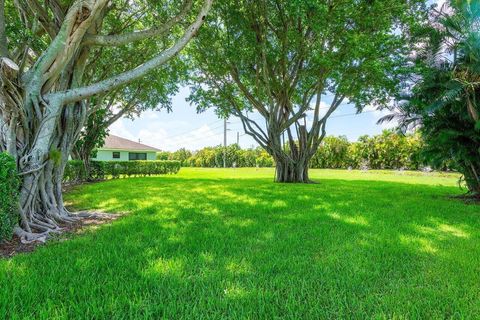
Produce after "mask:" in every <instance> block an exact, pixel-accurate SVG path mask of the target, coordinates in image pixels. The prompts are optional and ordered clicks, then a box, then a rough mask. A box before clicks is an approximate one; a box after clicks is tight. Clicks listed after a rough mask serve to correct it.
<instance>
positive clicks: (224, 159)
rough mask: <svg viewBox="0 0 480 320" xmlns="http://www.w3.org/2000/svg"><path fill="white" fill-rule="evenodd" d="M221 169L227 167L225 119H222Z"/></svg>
mask: <svg viewBox="0 0 480 320" xmlns="http://www.w3.org/2000/svg"><path fill="white" fill-rule="evenodd" d="M223 167H224V168H226V167H227V118H225V119H223Z"/></svg>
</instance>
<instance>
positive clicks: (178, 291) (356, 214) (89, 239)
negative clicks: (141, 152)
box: [0, 168, 480, 319]
mask: <svg viewBox="0 0 480 320" xmlns="http://www.w3.org/2000/svg"><path fill="white" fill-rule="evenodd" d="M272 177H273V170H271V169H258V170H257V169H236V170H233V169H229V170H222V169H185V168H184V169H182V170H181V171H180V173H179V174H178V175H172V176H161V177H149V178H131V179H122V180H114V181H107V182H103V183H97V184H90V185H85V186H83V187H79V188H76V189H75V190H73V191H71V192H70V193H69V194H68V195H67V196H66V199H67V201H68V203H69V204H70V206H72V207H73V208H75V209H78V210H80V209H82V210H83V209H89V210H98V211H105V212H124V213H126V216H125V217H124V218H122V219H120V220H117V221H115V222H113V223H112V224H111V225H103V226H101V227H100V228H98V229H96V230H91V231H87V232H86V233H85V234H83V235H80V236H75V237H73V239H71V240H68V241H63V242H51V243H49V244H48V245H46V246H44V247H41V248H40V249H38V250H37V251H36V252H34V253H31V254H25V255H19V256H16V257H15V258H13V259H11V260H2V261H0V317H1V316H3V315H5V318H25V319H30V318H45V319H51V318H63V319H73V318H86V319H103V318H105V319H111V318H115V319H117V318H122V319H123V318H161V317H165V318H170V319H178V318H184V319H202V318H203V319H205V318H208V319H212V318H213V319H215V318H217V319H219V318H263V319H272V318H300V319H302V318H303V319H304V318H311V319H318V318H359V319H363V318H475V317H477V316H478V315H479V314H480V241H479V240H480V208H479V207H478V206H475V205H466V204H464V203H462V202H461V201H458V200H454V199H451V198H449V196H450V195H454V194H460V193H461V192H462V191H461V190H460V189H459V188H458V186H457V179H458V176H457V175H455V174H441V175H439V174H433V173H429V174H427V173H413V172H389V171H369V172H361V171H341V170H313V171H312V173H311V177H312V178H313V179H314V180H316V181H317V182H318V183H317V184H309V185H292V184H275V183H273V182H272Z"/></svg>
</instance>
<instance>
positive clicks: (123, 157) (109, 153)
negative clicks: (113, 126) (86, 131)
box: [92, 149, 157, 161]
mask: <svg viewBox="0 0 480 320" xmlns="http://www.w3.org/2000/svg"><path fill="white" fill-rule="evenodd" d="M114 152H120V159H118V158H117V159H114V158H113V153H114ZM132 152H133V153H146V154H147V160H156V156H157V153H156V152H155V151H132ZM129 153H130V151H126V150H102V149H100V150H97V155H96V157H94V158H92V160H97V161H128V154H129Z"/></svg>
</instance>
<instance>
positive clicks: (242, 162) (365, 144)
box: [157, 130, 445, 170]
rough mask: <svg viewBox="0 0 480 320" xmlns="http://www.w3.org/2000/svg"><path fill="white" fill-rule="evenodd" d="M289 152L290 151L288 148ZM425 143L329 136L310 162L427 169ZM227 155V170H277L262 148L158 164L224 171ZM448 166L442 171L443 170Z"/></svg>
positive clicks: (186, 153) (191, 154)
mask: <svg viewBox="0 0 480 320" xmlns="http://www.w3.org/2000/svg"><path fill="white" fill-rule="evenodd" d="M287 148H288V147H287ZM421 150H422V139H421V137H420V136H419V135H414V134H408V135H403V134H398V133H395V132H393V131H389V130H386V131H384V132H383V133H382V134H379V135H376V136H362V137H360V138H359V139H358V141H356V142H350V141H348V139H347V138H346V137H345V136H340V137H335V136H328V137H326V138H325V139H324V141H322V143H321V144H320V147H319V148H318V150H317V151H316V153H315V155H314V156H313V157H312V159H311V160H310V164H309V166H310V168H331V169H347V168H352V169H364V168H369V169H407V170H418V169H420V168H422V167H423V165H424V162H423V161H422V159H423V158H422V153H421ZM224 151H225V157H226V166H227V167H229V168H231V167H273V166H274V165H275V162H274V160H273V158H272V157H271V156H270V155H269V154H268V153H267V152H266V151H264V150H263V149H262V148H260V147H258V148H249V149H242V148H240V146H239V145H237V144H232V145H229V146H228V147H227V148H226V149H224V147H223V146H216V147H205V148H203V149H201V150H198V151H190V150H187V149H185V148H182V149H179V150H177V151H175V152H168V151H162V152H159V153H157V160H177V161H180V163H181V165H182V166H184V167H208V168H215V167H223V155H224ZM443 168H445V166H442V167H439V169H443Z"/></svg>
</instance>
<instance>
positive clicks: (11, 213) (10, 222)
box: [0, 153, 20, 242]
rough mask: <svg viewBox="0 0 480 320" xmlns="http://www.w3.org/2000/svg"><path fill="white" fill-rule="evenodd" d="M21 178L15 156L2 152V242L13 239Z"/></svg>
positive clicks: (0, 161) (0, 193)
mask: <svg viewBox="0 0 480 320" xmlns="http://www.w3.org/2000/svg"><path fill="white" fill-rule="evenodd" d="M19 189H20V178H19V176H18V174H17V168H16V165H15V160H14V159H13V157H11V156H10V155H8V154H6V153H0V242H2V241H4V240H9V239H11V237H12V235H13V228H14V227H15V225H16V224H17V223H18V219H19V216H18V194H19Z"/></svg>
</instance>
